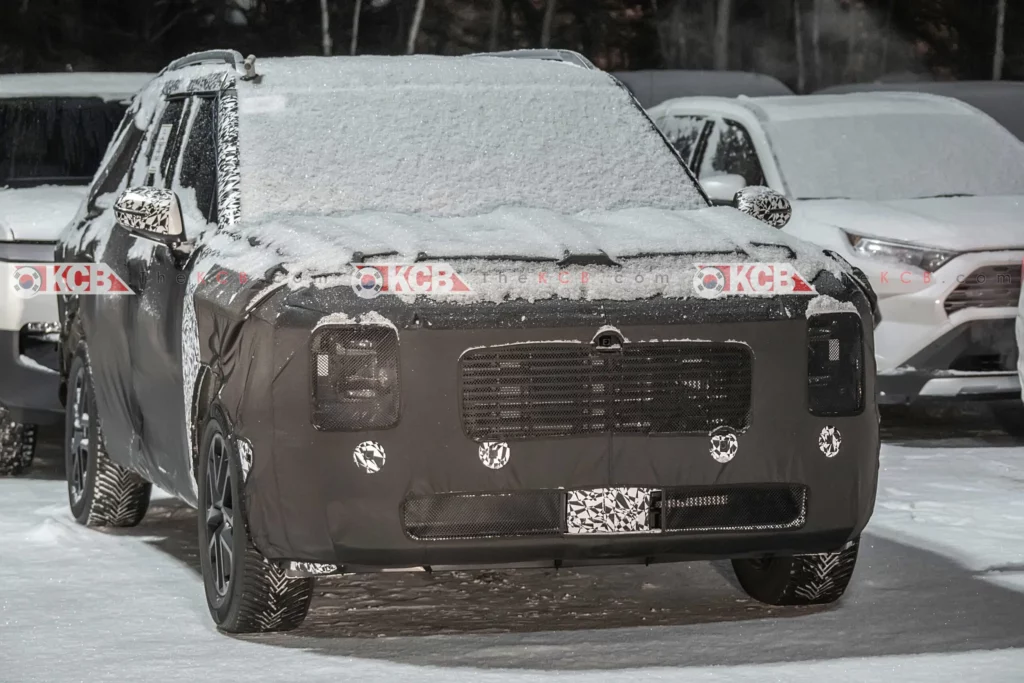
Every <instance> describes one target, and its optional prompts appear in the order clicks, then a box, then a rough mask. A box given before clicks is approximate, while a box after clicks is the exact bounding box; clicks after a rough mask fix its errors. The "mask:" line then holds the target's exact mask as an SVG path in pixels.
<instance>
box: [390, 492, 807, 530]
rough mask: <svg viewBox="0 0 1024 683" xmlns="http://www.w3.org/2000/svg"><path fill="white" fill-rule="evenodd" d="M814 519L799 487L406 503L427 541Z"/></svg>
mask: <svg viewBox="0 0 1024 683" xmlns="http://www.w3.org/2000/svg"><path fill="white" fill-rule="evenodd" d="M617 492H621V495H616V494H617ZM570 513H571V514H572V515H574V520H573V523H570V521H569V520H568V517H569V515H570ZM638 514H639V516H637V515H638ZM806 520H807V487H805V486H800V485H796V484H766V485H741V486H690V487H682V488H668V489H654V488H622V489H615V488H611V489H579V490H570V491H554V490H541V491H515V492H509V493H442V494H437V495H430V496H417V497H413V498H408V499H406V501H405V503H404V504H403V506H402V521H403V524H404V526H405V531H406V533H407V534H409V536H410V537H411V538H413V539H415V540H420V541H444V540H458V539H474V538H477V539H479V538H516V537H523V536H532V537H537V536H562V535H564V534H569V535H574V534H580V533H591V532H592V533H600V534H605V535H607V534H612V535H614V534H618V533H626V534H628V533H646V534H650V533H659V532H660V533H669V534H671V533H718V532H730V531H763V530H772V529H798V528H801V527H803V525H804V523H805V522H806ZM581 524H582V526H583V527H586V528H576V527H578V526H580V525H581Z"/></svg>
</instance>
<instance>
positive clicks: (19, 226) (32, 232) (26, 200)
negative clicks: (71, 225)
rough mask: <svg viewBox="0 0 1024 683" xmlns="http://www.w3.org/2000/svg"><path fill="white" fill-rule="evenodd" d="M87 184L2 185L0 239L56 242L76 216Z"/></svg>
mask: <svg viewBox="0 0 1024 683" xmlns="http://www.w3.org/2000/svg"><path fill="white" fill-rule="evenodd" d="M87 189H88V188H86V187H85V186H74V185H70V186H68V185H63V186H58V185H43V186H41V187H28V188H20V189H13V188H0V241H13V240H27V241H32V242H55V241H56V240H57V236H58V235H59V234H60V232H61V230H63V229H64V226H65V225H67V224H68V222H70V221H71V219H72V218H74V217H75V212H76V211H78V206H79V204H81V203H82V200H83V199H84V198H85V193H86V190H87Z"/></svg>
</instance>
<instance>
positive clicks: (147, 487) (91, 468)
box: [64, 346, 152, 527]
mask: <svg viewBox="0 0 1024 683" xmlns="http://www.w3.org/2000/svg"><path fill="white" fill-rule="evenodd" d="M64 469H65V473H66V477H67V482H68V502H69V503H70V504H71V514H72V516H73V517H74V518H75V521H76V522H78V523H79V524H84V525H86V526H118V527H123V526H135V525H136V524H138V523H139V522H141V521H142V518H143V517H144V516H145V514H146V510H147V508H148V507H149V494H150V491H151V490H152V485H151V484H150V483H149V482H148V481H146V480H144V479H143V478H142V477H140V476H139V475H137V474H135V473H134V472H132V471H130V470H127V469H125V468H124V467H121V466H120V465H118V464H117V463H115V462H114V461H112V460H111V459H110V458H109V457H108V456H107V450H106V448H105V447H104V445H103V432H102V431H101V429H100V420H99V414H98V412H97V409H96V395H95V392H94V391H93V386H92V373H91V372H90V370H89V361H88V359H87V357H86V353H85V347H84V346H83V347H80V348H79V350H78V352H77V353H76V354H75V357H74V360H72V362H71V369H70V372H69V373H68V402H67V409H66V410H65V413H64Z"/></svg>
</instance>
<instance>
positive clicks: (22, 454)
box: [0, 407, 36, 477]
mask: <svg viewBox="0 0 1024 683" xmlns="http://www.w3.org/2000/svg"><path fill="white" fill-rule="evenodd" d="M35 451H36V427H35V425H30V424H24V423H21V422H15V421H14V420H13V419H11V416H10V413H8V412H7V409H6V408H3V407H0V477H7V476H12V475H15V474H21V473H22V472H24V471H25V470H26V469H28V466H29V465H31V464H32V457H33V456H34V455H35Z"/></svg>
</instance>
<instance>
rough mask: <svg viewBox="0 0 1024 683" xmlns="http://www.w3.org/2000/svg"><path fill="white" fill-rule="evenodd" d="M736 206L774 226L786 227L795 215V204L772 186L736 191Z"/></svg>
mask: <svg viewBox="0 0 1024 683" xmlns="http://www.w3.org/2000/svg"><path fill="white" fill-rule="evenodd" d="M736 208H737V209H739V210H740V211H742V212H743V213H745V214H747V215H748V216H753V217H754V218H756V219H757V220H759V221H761V222H762V223H767V224H768V225H770V226H772V227H773V228H784V227H786V224H787V223H789V219H790V218H792V217H793V206H792V204H790V203H789V200H788V199H786V197H785V196H783V195H781V194H779V193H778V192H776V191H775V190H773V189H771V188H770V187H756V186H755V187H745V188H743V189H742V190H740V191H739V192H737V193H736Z"/></svg>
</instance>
